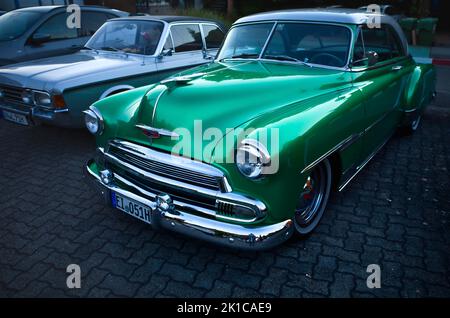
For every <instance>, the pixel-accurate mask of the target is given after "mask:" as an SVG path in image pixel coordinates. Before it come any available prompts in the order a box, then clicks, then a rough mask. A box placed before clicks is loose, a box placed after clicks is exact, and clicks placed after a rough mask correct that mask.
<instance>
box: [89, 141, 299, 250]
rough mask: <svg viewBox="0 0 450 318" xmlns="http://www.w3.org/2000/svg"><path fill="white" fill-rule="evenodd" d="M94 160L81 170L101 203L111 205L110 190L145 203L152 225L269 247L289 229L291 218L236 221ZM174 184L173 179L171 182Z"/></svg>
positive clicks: (220, 197)
mask: <svg viewBox="0 0 450 318" xmlns="http://www.w3.org/2000/svg"><path fill="white" fill-rule="evenodd" d="M98 152H99V153H100V156H102V158H106V161H107V162H108V161H109V162H114V164H116V165H120V164H122V165H124V166H125V165H126V163H123V162H121V161H120V160H119V159H117V158H116V157H114V156H112V155H108V153H105V151H104V150H103V149H100V150H98ZM97 157H98V155H97ZM97 162H98V158H96V160H90V161H88V162H87V164H86V166H85V169H84V173H85V177H86V178H87V180H88V182H89V183H90V185H91V186H92V187H93V188H94V189H96V190H97V191H98V192H99V193H100V194H101V195H102V197H103V199H104V201H105V203H106V204H107V205H109V206H111V205H112V203H111V202H112V200H111V197H112V193H115V194H116V195H117V194H118V195H120V196H122V197H126V198H128V199H130V200H132V201H135V202H138V203H140V204H142V205H144V206H147V207H149V208H150V209H151V210H152V216H151V220H152V221H151V224H152V227H154V228H155V229H166V230H170V231H174V232H177V233H180V234H183V235H186V236H190V237H194V238H197V239H200V240H204V241H208V242H211V243H213V244H218V245H224V246H230V247H233V248H238V249H245V250H266V249H270V248H272V247H274V246H277V245H280V244H282V243H283V242H285V241H286V240H287V239H289V238H290V236H291V235H292V233H293V223H292V220H286V221H283V222H280V223H277V224H272V225H258V224H256V225H255V224H244V225H240V224H236V223H234V222H230V220H232V219H231V218H228V219H227V217H220V216H217V215H213V213H212V212H211V210H209V209H206V208H205V207H204V205H202V204H201V202H198V204H197V202H196V201H195V199H194V200H190V202H189V203H186V201H183V200H182V199H180V198H179V196H175V197H172V196H171V195H168V194H166V193H161V192H160V191H153V190H152V188H151V187H146V186H143V185H142V183H140V182H138V181H134V179H132V178H131V179H130V178H129V177H127V176H126V175H125V176H124V175H123V173H122V172H116V171H114V170H109V169H107V170H99V169H100V167H99V165H98V163H97ZM106 166H108V164H106ZM126 169H127V170H129V169H130V166H126ZM136 170H137V173H139V174H143V173H144V172H143V171H141V170H139V167H136ZM120 171H125V170H120ZM135 172H136V171H135ZM153 177H154V178H155V179H156V180H153V181H157V182H161V181H162V182H166V181H167V180H164V179H162V180H161V179H160V178H158V176H155V175H152V174H151V173H150V174H145V178H153ZM175 184H177V183H176V182H175ZM191 188H192V189H193V193H194V192H198V191H199V189H196V187H195V186H192V187H191ZM204 190H205V193H206V194H207V195H211V196H214V197H215V198H216V200H217V201H226V200H228V199H230V200H231V201H233V202H234V204H242V205H247V206H250V205H252V204H254V206H255V208H257V209H265V205H264V204H262V203H261V202H260V201H258V200H252V199H250V198H248V197H245V196H241V195H239V194H236V193H233V192H229V193H222V192H220V191H217V192H214V191H208V189H204ZM193 197H194V196H193ZM264 212H265V211H264ZM249 223H251V222H249Z"/></svg>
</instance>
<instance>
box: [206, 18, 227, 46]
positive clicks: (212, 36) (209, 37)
mask: <svg viewBox="0 0 450 318" xmlns="http://www.w3.org/2000/svg"><path fill="white" fill-rule="evenodd" d="M203 34H204V35H205V42H206V48H207V49H218V48H220V46H221V45H222V42H223V39H224V37H225V34H224V33H223V32H222V30H221V29H220V28H219V27H217V26H215V25H209V24H204V25H203Z"/></svg>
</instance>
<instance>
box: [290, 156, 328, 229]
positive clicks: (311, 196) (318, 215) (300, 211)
mask: <svg viewBox="0 0 450 318" xmlns="http://www.w3.org/2000/svg"><path fill="white" fill-rule="evenodd" d="M331 179H332V177H331V165H330V162H329V161H328V160H324V161H323V162H322V163H320V164H319V165H318V166H316V167H315V168H314V169H313V170H312V171H311V173H310V175H309V176H308V178H307V179H306V183H305V184H304V185H303V187H302V189H300V190H301V191H300V196H299V198H298V201H297V206H296V209H295V216H294V224H295V229H296V230H297V233H298V234H299V235H300V236H307V235H308V234H310V233H311V232H312V231H314V229H315V228H316V227H317V225H318V224H319V222H320V220H321V219H322V216H323V213H324V211H325V208H326V206H327V203H328V199H329V197H330V192H331V181H332V180H331Z"/></svg>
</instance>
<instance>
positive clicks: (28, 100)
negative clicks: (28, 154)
mask: <svg viewBox="0 0 450 318" xmlns="http://www.w3.org/2000/svg"><path fill="white" fill-rule="evenodd" d="M21 97H22V101H23V102H24V103H25V104H32V103H33V96H32V95H31V92H30V91H28V90H26V91H23V92H22V96H21Z"/></svg>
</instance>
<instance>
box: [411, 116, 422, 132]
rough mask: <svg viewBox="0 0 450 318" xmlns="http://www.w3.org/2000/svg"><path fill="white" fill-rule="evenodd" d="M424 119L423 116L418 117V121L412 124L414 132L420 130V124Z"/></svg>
mask: <svg viewBox="0 0 450 318" xmlns="http://www.w3.org/2000/svg"><path fill="white" fill-rule="evenodd" d="M421 119H422V117H421V116H419V117H417V119H416V120H415V121H413V122H412V124H411V128H412V130H417V128H419V124H420V120H421Z"/></svg>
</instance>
